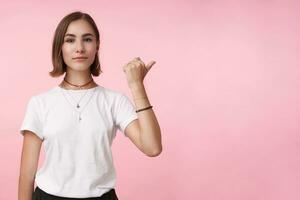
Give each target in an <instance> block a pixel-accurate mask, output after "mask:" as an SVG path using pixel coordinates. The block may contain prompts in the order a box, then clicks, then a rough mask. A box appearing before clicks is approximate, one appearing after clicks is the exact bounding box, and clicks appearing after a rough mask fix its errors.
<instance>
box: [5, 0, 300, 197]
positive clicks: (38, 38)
mask: <svg viewBox="0 0 300 200" xmlns="http://www.w3.org/2000/svg"><path fill="white" fill-rule="evenodd" d="M59 2H60V3H59ZM61 2H62V1H52V2H50V1H48V2H44V1H43V2H42V1H40V2H39V1H14V0H10V1H7V2H1V6H0V13H1V14H0V15H1V17H0V25H1V31H0V34H1V37H0V41H1V43H0V44H1V48H0V57H1V68H0V70H1V71H0V73H1V79H0V82H1V83H0V89H1V91H2V94H1V105H2V106H1V112H0V120H1V127H0V128H1V131H0V133H1V138H0V157H1V159H0V162H1V163H0V167H1V170H0V177H1V179H0V185H1V189H0V190H1V193H0V199H1V200H2V199H3V200H7V199H17V185H18V175H19V165H20V155H21V148H22V136H21V135H20V133H19V128H20V126H21V122H22V120H23V117H24V114H25V106H26V104H27V101H28V100H29V98H30V97H31V96H32V95H35V94H37V93H40V92H43V91H45V90H48V89H50V88H51V87H54V86H56V85H58V83H59V82H60V81H61V80H62V77H60V78H56V79H55V78H51V77H50V76H49V75H48V72H49V71H50V70H51V68H52V64H51V45H52V38H53V34H54V30H55V28H56V26H57V24H58V22H59V21H60V20H61V19H62V17H64V16H65V15H66V14H68V13H70V12H72V11H75V10H81V11H83V12H87V13H89V14H90V15H91V16H92V17H93V18H94V19H95V21H96V23H97V25H98V28H99V30H100V34H101V36H100V37H101V38H100V39H101V46H100V60H101V64H102V69H103V72H104V73H103V74H102V75H101V76H100V77H97V78H95V80H96V82H97V83H98V84H100V85H103V86H105V87H108V88H111V89H115V90H119V91H122V92H124V93H126V94H127V95H128V96H129V97H132V96H131V93H130V90H129V88H128V86H127V83H126V78H125V74H124V73H123V71H122V66H123V65H124V64H125V63H126V62H128V61H129V60H131V59H132V58H134V57H136V56H139V57H141V59H142V60H144V61H145V62H146V63H147V62H149V61H150V60H152V59H153V60H155V61H156V62H157V63H156V64H155V65H154V66H153V67H152V69H151V71H150V72H149V73H148V74H147V77H146V78H145V85H146V89H147V91H148V96H149V99H150V101H151V103H152V105H153V107H154V110H155V113H156V116H157V118H158V120H159V122H160V126H161V129H162V137H163V152H162V154H161V155H160V156H159V157H154V158H150V157H146V156H144V155H143V154H142V153H141V152H140V151H139V150H138V149H137V148H136V147H135V146H134V145H133V143H131V142H130V140H129V139H127V138H125V137H124V136H123V135H122V134H120V132H119V134H118V135H117V137H116V139H115V141H114V144H113V147H112V148H113V153H114V161H115V165H116V170H117V185H116V192H117V195H118V196H119V198H120V199H121V200H127V199H128V200H129V199H131V200H134V199H136V200H138V199H143V200H151V199H157V200H166V199H172V200H173V199H174V200H175V199H176V200H183V199H205V200H253V199H255V200H269V199H270V200H271V199H272V200H282V199H288V200H296V199H297V200H298V199H300V190H299V185H300V156H299V153H300V136H299V133H300V123H299V122H300V121H299V120H300V104H299V100H300V94H299V89H300V68H299V63H300V62H299V57H300V39H299V35H300V27H299V26H300V23H299V19H300V14H299V13H300V12H299V10H300V3H299V1H298V2H297V1H272V0H267V1H205V0H203V1H191V0H190V1H187V0H186V1H184V0H181V1H170V0H168V1H108V0H107V1H65V2H64V3H61ZM43 158H44V154H43V151H42V155H41V159H40V164H42V161H43Z"/></svg>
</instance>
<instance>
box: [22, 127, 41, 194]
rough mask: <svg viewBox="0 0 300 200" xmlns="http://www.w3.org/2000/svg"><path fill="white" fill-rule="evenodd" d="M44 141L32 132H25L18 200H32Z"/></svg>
mask: <svg viewBox="0 0 300 200" xmlns="http://www.w3.org/2000/svg"><path fill="white" fill-rule="evenodd" d="M41 146H42V140H41V139H40V138H39V137H37V136H36V135H35V134H34V133H32V132H30V131H24V139H23V148H22V155H21V165H20V174H19V186H18V200H31V199H32V194H33V192H34V178H35V174H36V171H37V167H38V161H39V155H40V149H41Z"/></svg>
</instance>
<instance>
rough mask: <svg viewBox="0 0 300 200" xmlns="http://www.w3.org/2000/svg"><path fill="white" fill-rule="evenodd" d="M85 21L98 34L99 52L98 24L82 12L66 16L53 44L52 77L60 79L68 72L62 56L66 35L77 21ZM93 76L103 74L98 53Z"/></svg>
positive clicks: (97, 35)
mask: <svg viewBox="0 0 300 200" xmlns="http://www.w3.org/2000/svg"><path fill="white" fill-rule="evenodd" d="M79 19H83V20H85V21H87V22H88V23H89V24H90V25H91V26H92V28H93V30H94V32H95V34H96V42H97V50H99V45H100V34H99V31H98V28H97V25H96V23H95V22H94V20H93V18H92V17H91V16H90V15H89V14H87V13H83V12H80V11H76V12H72V13H70V14H68V15H67V16H65V17H64V18H63V19H62V20H61V21H60V22H59V24H58V26H57V27H56V30H55V34H54V38H53V43H52V64H53V70H52V71H51V72H49V74H50V76H52V77H58V76H61V75H63V74H64V73H65V72H66V68H67V66H66V64H65V62H64V60H63V56H62V50H61V48H62V45H63V42H64V35H65V33H66V32H67V29H68V26H69V24H70V23H71V22H73V21H75V20H79ZM90 70H91V74H92V75H93V76H99V74H101V73H102V70H101V66H100V61H99V55H98V51H97V54H96V56H95V60H94V62H93V64H91V66H90Z"/></svg>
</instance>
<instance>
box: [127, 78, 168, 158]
mask: <svg viewBox="0 0 300 200" xmlns="http://www.w3.org/2000/svg"><path fill="white" fill-rule="evenodd" d="M130 89H131V93H132V96H133V100H134V103H135V106H136V109H137V110H138V109H141V108H145V107H148V106H150V102H149V100H148V97H147V94H146V90H145V87H144V85H143V84H142V83H139V84H134V85H131V86H130ZM138 121H139V124H140V134H141V135H140V138H141V143H142V144H143V147H144V149H145V152H149V153H150V154H151V155H154V156H157V155H158V154H160V153H161V151H162V144H161V131H160V127H159V124H158V121H157V119H156V116H155V113H154V111H153V109H148V110H144V111H141V112H138Z"/></svg>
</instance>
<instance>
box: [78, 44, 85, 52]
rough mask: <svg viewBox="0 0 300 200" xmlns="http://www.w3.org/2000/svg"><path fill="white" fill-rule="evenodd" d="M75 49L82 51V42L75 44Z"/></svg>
mask: <svg viewBox="0 0 300 200" xmlns="http://www.w3.org/2000/svg"><path fill="white" fill-rule="evenodd" d="M76 51H77V52H78V51H80V52H83V51H84V45H83V43H82V42H78V43H77V45H76Z"/></svg>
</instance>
